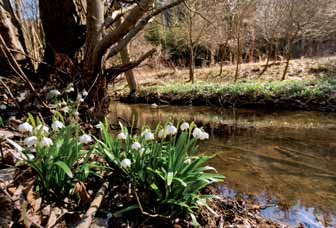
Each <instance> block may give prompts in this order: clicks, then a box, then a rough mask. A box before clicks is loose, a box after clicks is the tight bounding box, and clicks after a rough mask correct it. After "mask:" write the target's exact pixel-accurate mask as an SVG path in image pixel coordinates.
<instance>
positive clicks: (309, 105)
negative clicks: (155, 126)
mask: <svg viewBox="0 0 336 228" xmlns="http://www.w3.org/2000/svg"><path fill="white" fill-rule="evenodd" d="M270 64H271V66H270V67H269V68H268V69H267V71H266V72H265V73H264V74H263V75H262V76H260V75H259V74H260V72H261V71H262V69H263V66H264V63H263V62H262V63H249V64H242V65H241V66H240V70H239V75H240V76H239V79H238V82H236V83H233V77H234V73H235V66H234V65H224V68H223V72H222V74H221V75H219V70H220V68H219V66H213V67H209V68H199V69H196V70H195V78H196V82H195V84H191V83H187V81H188V79H189V72H188V70H187V69H174V70H172V69H170V70H169V69H165V68H164V69H161V70H158V69H155V70H150V69H144V68H140V69H138V70H137V71H136V72H135V73H136V77H137V81H138V87H139V90H138V92H137V94H136V96H133V97H127V92H128V91H127V83H126V81H125V80H124V79H121V80H120V81H118V82H116V83H115V84H114V88H113V89H111V90H112V91H116V92H115V94H116V95H117V96H119V97H121V100H122V101H125V102H134V103H157V104H167V103H169V104H177V105H179V104H181V105H216V106H223V107H242V108H262V109H278V110H292V109H299V110H319V111H336V57H324V58H310V59H296V60H292V61H291V62H290V66H289V70H288V73H287V76H286V80H284V81H281V80H280V79H281V76H282V72H283V69H284V67H285V63H284V62H276V63H272V62H271V63H270Z"/></svg>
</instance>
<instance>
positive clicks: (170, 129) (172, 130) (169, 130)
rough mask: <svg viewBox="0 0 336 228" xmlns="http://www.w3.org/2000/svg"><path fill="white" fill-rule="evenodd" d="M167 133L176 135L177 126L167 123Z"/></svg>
mask: <svg viewBox="0 0 336 228" xmlns="http://www.w3.org/2000/svg"><path fill="white" fill-rule="evenodd" d="M166 133H167V134H168V135H175V134H176V133H177V128H176V127H175V126H174V125H167V126H166Z"/></svg>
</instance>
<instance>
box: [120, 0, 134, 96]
mask: <svg viewBox="0 0 336 228" xmlns="http://www.w3.org/2000/svg"><path fill="white" fill-rule="evenodd" d="M120 9H121V6H120V4H118V5H117V8H116V10H120ZM116 25H117V26H120V25H121V18H119V19H118V20H117V23H116ZM120 57H121V62H122V64H129V63H130V62H131V60H130V57H129V54H128V48H127V46H126V47H125V48H122V49H121V50H120ZM125 75H126V80H127V84H128V87H129V89H130V93H129V95H132V94H134V93H135V92H136V89H137V84H136V81H135V77H134V73H133V70H129V71H126V72H125Z"/></svg>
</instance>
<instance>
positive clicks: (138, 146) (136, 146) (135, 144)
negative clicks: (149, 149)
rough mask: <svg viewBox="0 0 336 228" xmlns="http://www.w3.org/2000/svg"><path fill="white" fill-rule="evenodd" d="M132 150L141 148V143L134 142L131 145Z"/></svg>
mask: <svg viewBox="0 0 336 228" xmlns="http://www.w3.org/2000/svg"><path fill="white" fill-rule="evenodd" d="M131 148H132V149H133V150H139V149H140V148H141V144H140V143H139V142H134V143H133V144H132V146H131Z"/></svg>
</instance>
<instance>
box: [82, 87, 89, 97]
mask: <svg viewBox="0 0 336 228" xmlns="http://www.w3.org/2000/svg"><path fill="white" fill-rule="evenodd" d="M88 94H89V93H88V92H87V91H86V90H85V89H83V92H82V95H83V96H84V97H86V96H87V95H88Z"/></svg>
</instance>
